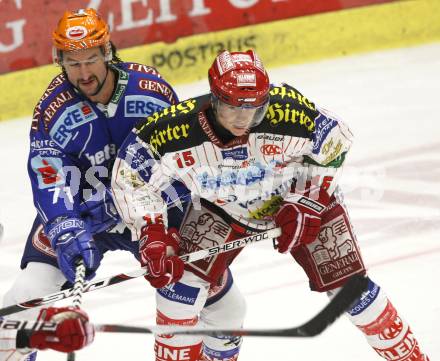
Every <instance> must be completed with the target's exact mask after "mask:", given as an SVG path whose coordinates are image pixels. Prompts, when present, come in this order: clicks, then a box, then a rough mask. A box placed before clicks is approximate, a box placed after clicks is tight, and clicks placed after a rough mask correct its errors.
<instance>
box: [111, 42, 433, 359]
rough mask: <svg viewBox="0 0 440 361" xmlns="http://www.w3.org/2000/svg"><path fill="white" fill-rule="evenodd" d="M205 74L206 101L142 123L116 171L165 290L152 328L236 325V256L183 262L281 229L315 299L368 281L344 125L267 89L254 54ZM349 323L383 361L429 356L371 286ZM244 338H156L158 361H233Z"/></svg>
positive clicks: (281, 89) (224, 56)
mask: <svg viewBox="0 0 440 361" xmlns="http://www.w3.org/2000/svg"><path fill="white" fill-rule="evenodd" d="M208 77H209V82H210V88H211V92H210V94H208V95H206V96H202V97H199V98H196V99H188V100H185V101H183V102H181V103H179V104H177V105H173V106H171V107H169V108H166V109H165V110H163V111H161V112H158V113H155V114H153V115H152V116H149V117H148V118H147V119H146V120H145V121H143V122H141V123H140V124H138V125H137V126H136V128H135V129H134V130H133V132H132V134H131V135H129V136H128V138H127V139H126V141H125V143H124V145H123V146H122V147H121V150H120V152H119V155H118V158H117V160H116V162H115V165H114V169H113V181H112V188H113V192H114V195H115V199H116V205H117V208H118V211H119V212H120V215H121V217H122V218H123V220H124V221H125V223H126V224H127V225H128V226H129V228H130V229H131V231H132V237H133V240H138V239H139V240H140V249H139V252H140V259H141V264H142V266H146V267H148V270H149V272H150V275H149V276H147V279H148V280H149V281H150V283H151V284H152V285H153V286H154V287H156V288H158V291H157V322H158V323H159V324H179V325H182V324H185V325H196V324H198V325H209V326H218V327H237V326H238V327H240V326H241V325H242V322H243V319H244V313H245V306H244V305H245V303H244V300H243V298H242V296H241V295H240V292H239V291H238V289H237V287H236V286H235V285H234V284H233V282H232V277H231V274H230V272H229V271H228V266H229V264H230V263H231V262H232V261H233V259H234V257H235V256H237V254H238V253H239V251H233V252H228V253H223V254H220V255H217V256H213V257H210V258H207V259H205V260H203V261H199V262H195V263H193V264H188V265H183V263H182V262H181V261H180V259H178V258H177V257H176V254H178V253H179V252H192V251H195V250H198V249H201V248H206V247H209V246H212V245H221V244H223V243H226V242H231V241H233V240H234V239H236V238H239V237H243V236H244V235H246V234H249V233H254V232H259V231H261V230H265V229H268V228H273V227H281V228H282V236H280V237H279V238H278V239H277V247H276V248H277V250H278V251H279V252H281V253H290V254H291V255H292V256H293V258H294V259H295V260H296V261H297V262H298V263H299V264H300V265H301V266H302V267H303V269H304V271H305V272H306V274H307V275H308V277H309V279H310V285H311V288H312V289H313V290H315V291H319V292H324V291H327V292H328V293H329V294H330V295H331V294H332V293H334V292H335V291H336V290H337V289H338V288H339V287H341V286H342V285H343V284H344V283H345V282H346V280H347V279H348V278H349V277H350V276H351V275H354V274H366V270H365V266H364V263H363V261H362V257H361V254H360V252H359V248H358V242H357V240H356V237H355V235H354V232H353V229H352V226H351V224H350V221H349V218H348V214H347V210H346V208H345V206H344V204H343V202H342V196H341V192H340V190H339V188H338V178H339V176H340V171H341V167H342V165H343V163H344V160H345V157H346V154H347V152H348V151H349V149H350V146H351V143H352V134H351V132H350V130H349V129H348V127H347V125H346V124H344V123H343V122H342V121H341V119H339V118H338V117H336V116H334V115H332V114H330V113H329V112H327V111H326V110H324V109H322V108H320V107H318V106H317V105H316V104H315V103H313V102H312V101H310V100H309V99H308V98H306V97H305V96H304V95H303V94H302V93H300V92H299V91H298V90H297V89H295V88H294V87H292V86H290V85H287V84H282V85H277V86H276V85H270V83H269V78H268V75H267V72H266V70H265V69H264V67H263V64H262V62H261V61H260V59H259V58H258V56H257V55H256V54H255V52H254V51H252V50H249V51H246V52H235V53H234V52H233V53H230V52H228V51H224V52H222V53H221V54H220V55H218V56H217V57H216V59H215V60H214V63H213V65H212V67H211V68H210V69H209V73H208ZM173 180H179V181H180V182H182V183H183V184H184V185H185V186H186V188H188V190H189V191H190V192H191V195H192V199H193V203H192V204H191V205H189V207H188V209H187V212H186V216H185V218H184V220H183V223H182V224H181V226H180V229H179V230H175V229H167V222H168V220H167V212H166V203H167V202H166V201H165V200H164V199H167V197H168V198H169V197H170V196H172V195H173V194H174V195H176V194H178V191H175V192H174V193H173V192H172V191H170V189H169V185H170V183H171V182H172V181H173ZM284 276H285V275H284ZM213 285H214V286H215V285H218V289H217V293H216V294H215V295H210V294H209V288H210V286H213ZM214 289H215V288H214ZM211 293H213V291H211ZM349 318H350V320H351V321H352V322H353V323H354V324H355V325H356V326H358V328H359V329H360V330H361V331H362V332H363V333H364V334H365V335H366V338H367V341H368V343H369V344H370V345H371V346H372V347H373V348H374V350H375V351H376V352H377V353H378V354H379V355H380V356H381V357H383V358H384V359H386V360H393V361H394V360H402V361H403V360H406V361H409V360H412V361H414V360H426V359H427V358H426V357H425V356H424V355H423V354H422V352H421V351H420V348H419V345H418V342H417V340H416V339H415V338H414V336H413V334H412V332H411V330H410V328H409V326H408V324H407V323H406V322H405V321H404V320H403V319H402V318H401V317H400V315H399V314H398V313H397V311H396V309H395V308H394V307H393V305H392V304H391V303H390V302H389V300H388V298H387V296H386V294H385V293H384V292H383V290H382V289H381V288H380V287H379V286H378V285H377V284H376V283H374V282H373V281H372V280H369V290H368V292H366V293H365V294H364V295H363V297H362V298H361V299H360V300H359V302H358V303H356V304H355V305H354V306H353V309H352V310H350V312H349ZM240 341H241V340H240V339H239V338H234V339H232V340H231V338H229V339H228V338H223V339H219V338H213V337H205V338H203V339H202V338H201V337H184V336H178V335H157V336H156V345H155V350H156V360H158V361H159V360H167V361H168V360H182V361H183V360H185V361H186V360H199V359H201V360H209V361H213V360H223V361H226V360H228V361H229V360H236V359H237V357H238V353H239V347H240V343H241V342H240Z"/></svg>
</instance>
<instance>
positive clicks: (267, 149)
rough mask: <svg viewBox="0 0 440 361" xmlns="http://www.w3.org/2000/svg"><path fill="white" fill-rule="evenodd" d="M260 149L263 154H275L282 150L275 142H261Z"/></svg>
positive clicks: (280, 152)
mask: <svg viewBox="0 0 440 361" xmlns="http://www.w3.org/2000/svg"><path fill="white" fill-rule="evenodd" d="M260 151H261V153H263V154H264V155H277V154H282V153H283V150H282V149H281V147H279V146H278V145H276V144H263V145H262V146H261V147H260Z"/></svg>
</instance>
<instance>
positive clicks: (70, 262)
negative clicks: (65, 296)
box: [45, 218, 102, 283]
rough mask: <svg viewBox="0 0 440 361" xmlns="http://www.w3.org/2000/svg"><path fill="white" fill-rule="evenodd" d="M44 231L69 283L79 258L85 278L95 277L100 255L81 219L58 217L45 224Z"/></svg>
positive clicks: (71, 281) (72, 280)
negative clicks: (82, 263) (84, 269)
mask: <svg viewBox="0 0 440 361" xmlns="http://www.w3.org/2000/svg"><path fill="white" fill-rule="evenodd" d="M45 231H46V234H47V236H48V238H49V240H50V244H51V245H52V248H53V249H54V250H55V252H56V253H57V261H58V266H59V268H60V270H61V272H63V274H64V276H65V277H66V278H67V280H68V281H69V282H70V283H74V282H75V270H76V266H75V262H76V260H77V259H81V258H82V259H83V261H84V265H85V267H86V280H90V279H91V278H93V277H95V271H96V270H97V269H98V267H99V264H100V263H101V258H102V255H101V252H100V251H99V250H98V248H97V247H96V244H95V241H94V240H93V238H92V235H91V234H90V233H89V231H87V230H86V229H85V224H84V221H83V220H81V219H78V218H62V219H59V218H58V219H57V220H55V221H54V222H51V223H49V224H47V225H46V229H45Z"/></svg>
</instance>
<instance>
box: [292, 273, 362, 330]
mask: <svg viewBox="0 0 440 361" xmlns="http://www.w3.org/2000/svg"><path fill="white" fill-rule="evenodd" d="M367 288H368V279H367V278H366V277H365V276H363V275H354V276H351V277H350V279H349V280H348V281H347V283H346V284H345V285H344V286H343V287H342V289H341V290H340V291H339V292H338V293H337V294H336V296H335V297H333V299H332V300H331V301H330V302H329V303H328V305H327V306H326V307H324V308H323V309H322V310H321V312H319V313H318V314H317V315H316V316H315V317H313V318H312V319H311V320H310V321H308V322H306V323H305V324H303V325H301V326H300V327H297V328H292V329H290V330H288V331H292V332H293V333H295V334H296V335H297V336H304V337H311V336H316V335H319V334H320V333H322V332H323V331H324V330H325V329H326V328H327V327H328V326H330V325H331V324H332V323H333V322H335V321H336V319H337V318H338V317H340V316H341V315H342V314H343V313H344V312H345V311H347V310H348V309H349V308H350V306H352V305H353V303H354V302H355V301H356V300H357V299H358V298H359V297H360V296H361V295H362V293H363V292H365V291H366V290H367ZM289 336H293V335H289Z"/></svg>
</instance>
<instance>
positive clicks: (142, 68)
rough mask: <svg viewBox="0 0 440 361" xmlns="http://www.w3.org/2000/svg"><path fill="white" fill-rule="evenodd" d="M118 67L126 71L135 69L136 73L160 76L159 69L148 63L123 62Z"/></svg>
mask: <svg viewBox="0 0 440 361" xmlns="http://www.w3.org/2000/svg"><path fill="white" fill-rule="evenodd" d="M120 67H121V68H122V69H124V70H127V71H135V72H138V73H143V74H150V75H155V76H157V77H158V78H162V76H161V75H160V73H159V71H158V70H157V69H156V68H154V67H152V66H149V65H144V64H139V63H130V62H125V63H120Z"/></svg>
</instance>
